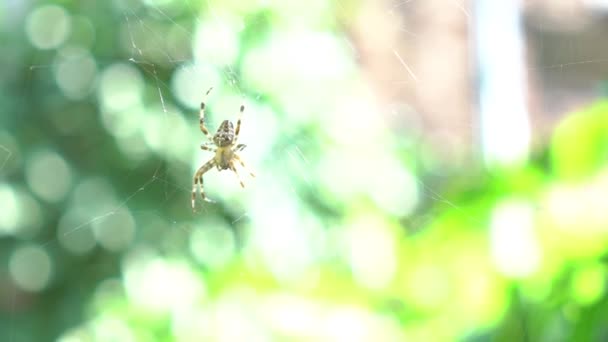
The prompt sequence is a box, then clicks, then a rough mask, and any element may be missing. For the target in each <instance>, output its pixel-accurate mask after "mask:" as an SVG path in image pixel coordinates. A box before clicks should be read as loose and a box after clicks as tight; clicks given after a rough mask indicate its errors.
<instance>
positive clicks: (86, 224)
mask: <svg viewBox="0 0 608 342" xmlns="http://www.w3.org/2000/svg"><path fill="white" fill-rule="evenodd" d="M415 3H416V2H415V1H412V0H406V1H390V2H389V3H387V7H386V8H385V13H384V14H383V15H384V16H386V17H387V18H389V17H394V16H396V15H397V14H396V11H403V10H404V8H409V7H410V6H413V5H414V4H415ZM450 3H452V4H453V5H454V6H455V7H457V8H458V9H459V10H460V11H461V14H462V15H463V16H465V17H467V18H469V17H470V12H471V10H470V9H467V8H466V7H464V5H462V4H461V3H460V2H458V1H456V0H454V1H450ZM337 4H338V8H339V9H338V12H339V13H340V12H343V14H344V15H347V12H348V10H347V9H346V8H344V7H342V5H341V2H337ZM147 7H148V9H149V10H150V11H152V12H153V13H155V14H156V17H155V20H156V21H160V22H161V23H170V24H171V25H172V26H174V28H175V29H176V30H179V31H181V32H182V34H183V35H185V37H187V38H189V40H190V41H192V40H194V38H195V36H196V33H195V31H194V30H193V29H189V28H188V27H186V26H185V25H183V24H181V23H180V21H179V16H178V15H176V14H174V13H171V12H170V11H168V10H165V9H163V8H162V7H161V6H159V5H155V4H153V3H148V4H147ZM204 7H206V10H207V11H209V13H211V15H210V18H211V20H214V21H217V23H218V25H219V26H220V27H222V26H226V27H227V26H228V24H227V23H225V22H224V18H223V17H222V14H220V13H218V11H217V9H216V8H215V7H214V5H213V4H212V3H211V2H210V1H207V2H205V3H204ZM186 8H187V9H188V10H190V11H196V8H195V6H194V5H193V4H192V3H191V2H186ZM412 8H413V7H412ZM146 15H148V14H146ZM121 21H122V22H123V23H125V24H126V28H127V32H126V33H127V40H128V43H129V45H130V53H129V56H128V57H127V58H124V59H121V60H119V61H120V62H123V63H126V64H127V65H131V66H133V67H135V69H136V70H138V71H139V72H141V73H142V74H143V75H144V79H145V81H144V87H152V88H154V90H155V91H154V97H148V98H147V99H145V100H144V101H147V104H146V105H145V107H144V108H146V109H152V110H153V109H154V108H157V109H158V112H159V113H160V115H161V117H162V119H161V120H160V122H162V123H164V124H163V126H164V127H169V126H170V125H171V122H173V120H174V119H175V118H183V119H184V121H185V122H186V123H187V125H188V126H189V127H196V129H198V128H197V127H198V122H197V121H198V110H196V109H193V108H191V107H186V106H184V105H183V104H179V102H180V101H179V99H177V97H178V96H176V95H175V94H173V92H174V91H173V90H172V87H171V85H170V84H168V83H166V82H165V81H163V77H161V76H160V74H161V73H164V72H166V71H167V69H168V70H172V71H175V70H178V69H180V68H186V69H188V70H191V71H192V73H193V74H196V73H197V71H199V70H197V69H198V68H200V66H199V65H197V64H196V63H194V64H193V63H192V58H190V56H189V57H188V58H184V59H182V58H180V57H174V56H173V55H172V51H171V50H169V49H168V48H167V46H166V45H165V44H164V42H165V36H166V32H165V31H164V29H162V28H157V27H154V26H153V25H152V24H151V23H150V22H149V21H148V20H147V18H146V17H145V16H144V15H143V14H141V13H140V12H139V11H138V10H137V9H136V8H135V7H129V6H128V5H126V6H125V7H123V15H122V18H121ZM194 21H195V23H193V25H194V26H196V25H197V24H200V20H199V19H194ZM398 25H399V27H398V30H399V31H401V32H405V34H406V35H410V36H411V37H413V39H414V40H415V39H418V37H419V36H420V35H421V33H419V32H415V31H412V29H411V28H410V27H408V26H406V25H403V24H398ZM163 27H166V26H163ZM141 37H146V39H145V40H143V39H141ZM343 39H344V41H345V44H347V45H349V46H350V47H351V48H352V49H353V57H354V59H356V60H360V59H361V58H362V57H361V56H360V55H359V53H358V52H356V49H355V48H354V44H353V43H352V42H351V41H350V40H349V39H348V38H343ZM541 42H542V39H541ZM386 48H387V51H388V54H389V55H392V58H394V60H395V61H396V62H397V63H398V64H399V65H400V66H401V67H402V73H401V74H399V75H397V76H395V77H396V78H397V79H391V80H381V81H380V84H381V85H385V86H394V85H395V84H397V85H400V86H404V87H407V86H413V87H417V88H424V87H426V86H427V84H429V83H431V82H432V80H428V79H427V78H426V77H425V74H424V73H421V72H419V71H417V70H416V69H415V68H414V66H413V65H412V63H411V62H410V61H411V60H412V59H413V56H408V55H405V54H404V53H402V52H400V51H399V49H398V47H397V46H388V47H386ZM150 56H154V58H152V57H150ZM579 57H580V56H579ZM98 63H99V64H100V66H101V67H109V66H110V65H112V64H114V61H103V60H101V61H98ZM605 63H608V58H588V57H587V56H583V57H580V58H577V60H574V61H567V62H558V63H551V64H549V65H543V66H540V67H533V68H529V69H528V71H535V70H539V69H540V70H552V71H555V72H556V73H557V75H558V76H559V75H562V74H564V73H565V72H566V71H568V70H569V69H575V68H577V67H580V66H588V65H593V64H605ZM50 67H51V64H37V65H31V66H30V72H31V77H30V79H31V80H32V82H34V81H33V80H34V79H35V77H34V74H35V73H36V72H38V71H39V70H40V69H45V68H50ZM271 72H272V71H270V70H269V71H268V73H269V74H270V73H271ZM213 81H214V80H199V81H198V82H199V83H200V84H201V88H200V89H199V91H198V92H199V93H200V94H201V98H200V99H201V100H202V95H203V94H204V92H205V91H206V89H208V88H209V87H211V86H214V87H215V86H217V85H216V84H213ZM220 81H221V82H222V83H223V84H224V86H223V91H224V92H229V91H230V92H233V93H235V94H237V96H238V97H239V98H241V99H242V101H243V102H245V103H247V107H246V110H245V114H244V117H243V127H242V130H243V133H244V134H245V136H243V139H242V140H241V142H243V143H246V144H248V146H249V147H248V148H251V147H253V146H254V145H255V144H256V131H255V130H254V129H252V128H254V127H255V120H256V117H255V115H256V113H255V109H256V108H259V107H256V106H255V105H252V104H253V103H254V102H255V101H257V100H260V99H261V98H262V96H261V95H260V94H251V93H248V92H247V91H246V90H244V89H245V87H243V86H242V85H241V80H240V79H239V71H238V70H236V69H235V68H234V67H232V66H231V65H227V66H226V67H225V68H222V69H221V80H220ZM220 88H221V87H220ZM392 89H395V88H392ZM397 90H399V88H397ZM249 91H251V90H249ZM391 95H394V96H395V97H396V96H397V94H391ZM221 97H222V94H221V93H220V92H219V91H214V92H212V94H211V95H210V96H209V98H207V99H206V103H207V108H210V109H211V110H210V111H209V112H208V113H207V116H206V122H207V126H208V127H209V129H210V131H212V132H214V131H215V129H216V128H217V127H218V125H217V124H218V123H219V122H221V120H224V119H230V120H235V119H236V113H237V109H238V106H239V105H240V103H238V102H237V103H232V108H234V109H233V111H232V112H226V111H224V110H217V109H214V108H216V106H217V107H220V108H222V106H221V105H218V101H219V99H220V98H221ZM301 100H302V101H306V100H307V99H306V96H304V98H302V99H301ZM391 105H393V106H394V107H395V108H397V109H395V110H394V111H393V116H394V117H398V116H399V115H400V114H403V110H401V109H400V108H402V107H401V106H402V103H396V102H395V103H393V104H391ZM184 107H185V108H184ZM224 107H228V106H227V105H226V106H224ZM389 107H390V106H389ZM392 120H394V118H393V119H392ZM469 120H470V121H465V122H460V123H458V125H459V126H458V127H454V128H457V129H462V128H465V129H470V130H478V129H479V127H478V124H477V123H476V122H474V121H473V119H469ZM279 130H280V131H281V132H279V138H281V139H282V140H287V141H288V142H287V143H278V144H276V145H275V147H273V148H272V149H271V150H269V151H271V152H272V157H266V158H258V159H257V160H258V162H257V163H254V164H253V165H252V168H253V169H254V170H256V171H257V170H260V169H261V170H264V171H265V172H274V173H277V174H267V175H264V174H259V172H258V177H260V178H262V179H264V178H266V179H272V178H277V179H280V181H283V182H287V186H288V187H289V188H290V191H291V194H292V195H293V196H294V197H296V198H297V199H298V200H297V201H298V202H299V201H305V200H306V198H307V197H310V196H318V195H316V194H315V191H317V190H318V185H315V184H316V180H315V179H313V177H314V175H313V174H312V173H311V172H310V170H311V169H314V168H315V167H316V166H315V162H314V161H313V160H312V158H311V157H309V156H308V155H307V153H308V152H307V151H308V150H310V149H314V148H315V145H317V144H318V142H317V141H314V139H313V138H310V137H308V138H307V137H305V136H301V135H298V134H295V133H294V132H291V131H290V129H289V128H287V129H285V131H282V130H281V128H279ZM199 133H200V132H199ZM172 139H173V137H172V135H171V134H170V133H169V134H166V135H165V136H164V137H163V138H160V139H159V141H160V144H161V145H170V144H171V141H172ZM203 139H204V135H203V134H202V133H200V135H199V137H198V138H196V140H193V141H192V142H191V144H192V146H193V150H195V149H198V144H199V143H200V141H202V140H203ZM99 142H100V141H99ZM100 143H101V146H102V147H103V146H105V144H106V143H107V142H100ZM97 147H98V146H97V145H93V146H92V147H90V148H88V149H87V150H86V151H87V153H94V151H95V149H96V148H97ZM269 151H267V152H269ZM0 152H1V153H2V154H3V155H4V156H3V157H0V160H1V162H0V171H2V170H3V169H4V168H5V165H6V164H7V163H8V162H9V160H10V159H11V157H12V156H13V152H12V151H11V149H10V147H8V146H5V145H2V144H0ZM161 153H162V152H159V151H158V150H154V151H153V152H151V153H150V154H151V155H154V154H159V155H161ZM245 155H246V153H245ZM210 157H211V154H210V153H204V152H202V153H201V152H198V154H197V155H196V157H195V158H196V160H197V162H196V163H192V165H189V163H188V162H185V161H183V160H173V159H171V158H169V157H167V156H166V155H161V156H160V157H159V158H155V159H154V160H153V161H152V164H153V166H152V167H150V166H149V165H150V162H149V161H148V160H147V159H149V158H142V160H140V161H138V162H135V163H133V167H132V171H131V172H132V173H128V174H126V175H124V178H123V177H120V178H121V179H119V181H120V182H123V181H128V183H129V186H128V187H124V188H130V190H128V191H126V192H125V193H116V194H115V196H116V198H118V200H115V201H109V202H108V203H106V204H104V205H101V206H99V207H98V208H96V209H94V210H95V211H96V213H94V214H91V213H90V212H87V213H86V214H85V215H87V216H86V218H85V219H82V216H80V217H79V218H78V219H76V220H75V221H76V222H73V223H72V224H68V226H67V227H66V228H65V229H64V230H62V231H61V232H60V233H58V234H59V236H51V237H49V238H47V239H46V240H45V242H43V243H41V245H42V246H49V245H52V244H56V243H57V242H58V240H59V239H60V238H63V237H66V236H70V235H73V234H77V233H79V232H81V231H91V230H94V226H95V225H98V224H100V223H101V222H104V221H106V220H108V219H110V218H111V217H113V216H117V215H123V214H124V212H123V211H124V210H127V211H129V212H130V215H134V214H137V215H143V216H146V215H148V216H151V217H156V218H157V219H158V220H160V221H162V222H164V223H165V224H166V225H167V226H168V227H169V229H168V230H169V231H172V233H173V234H175V231H177V234H178V235H180V236H182V237H188V236H189V234H190V233H192V232H193V231H194V230H196V229H199V228H201V226H202V225H204V224H203V223H200V222H198V221H200V220H201V218H204V217H206V215H212V214H214V215H215V214H216V213H217V206H220V205H223V206H225V207H227V209H225V210H226V211H227V212H228V213H229V214H230V216H229V217H228V218H227V222H228V223H229V225H230V226H231V228H233V229H234V230H235V231H237V230H238V229H239V227H246V226H247V225H248V224H250V223H251V222H250V221H251V218H250V217H251V215H252V214H253V210H254V209H250V208H256V207H258V206H259V205H270V204H269V203H267V204H257V205H255V204H253V203H251V201H252V199H263V198H266V199H268V197H263V196H262V197H260V196H258V197H254V196H252V195H250V194H248V193H251V192H256V191H264V190H263V189H257V185H256V183H257V182H259V181H258V180H257V179H253V180H252V179H247V178H246V174H245V173H244V172H242V177H243V178H244V181H245V182H246V183H247V188H246V189H245V190H240V189H239V187H238V182H237V180H236V178H234V175H232V174H230V173H229V172H224V173H217V172H216V170H212V171H211V172H209V173H208V174H206V175H205V185H206V191H207V192H208V194H209V196H211V197H215V196H217V198H214V199H216V200H218V203H216V204H208V203H203V202H201V201H200V197H199V196H198V195H197V208H198V209H199V210H198V212H196V213H193V214H191V213H190V204H189V203H190V194H191V191H192V181H191V177H192V172H193V170H194V169H195V168H196V167H198V166H199V165H201V164H202V162H204V161H205V159H208V158H210ZM440 157H441V156H439V157H438V158H437V159H440ZM262 161H263V162H268V163H270V162H272V163H281V164H282V165H286V166H287V167H288V168H287V169H285V170H284V171H285V173H286V174H289V175H290V176H288V177H284V175H281V174H278V173H279V170H277V169H273V168H265V167H262V165H261V162H262ZM142 170H143V171H142ZM150 170H152V171H151V172H150ZM142 174H143V176H141V175H142ZM412 175H413V177H414V178H413V181H414V182H415V184H416V186H417V188H418V190H417V191H418V196H419V198H424V199H426V200H427V201H430V202H431V203H436V202H439V203H443V204H445V205H447V206H449V207H451V208H454V209H455V210H457V211H458V212H460V213H461V214H462V215H463V216H465V217H467V219H468V220H469V221H470V222H471V224H472V225H477V226H483V225H485V223H484V222H485V219H483V218H479V217H476V216H475V215H471V214H469V213H468V212H467V210H466V207H464V206H462V205H460V204H458V203H457V202H456V201H455V200H451V199H449V198H448V197H447V196H446V195H443V194H442V193H441V192H442V191H441V190H440V186H436V185H434V184H435V183H441V181H438V182H427V181H426V180H424V179H423V178H421V177H419V176H417V175H414V174H412ZM291 177H294V178H293V179H292V178H291ZM429 178H433V177H429ZM438 178H441V175H438ZM112 181H113V180H111V182H112ZM431 184H433V185H431ZM225 189H232V190H230V194H229V195H228V196H226V197H223V196H222V193H221V191H222V190H225ZM159 191H160V192H161V193H162V198H163V201H162V202H160V203H156V204H153V205H150V204H149V203H147V202H146V199H147V198H148V197H152V198H154V197H155V193H157V192H159ZM235 194H236V195H235ZM239 196H240V197H243V198H245V199H244V200H239V199H238V197H239ZM235 197H236V198H237V199H236V200H235ZM421 201H422V199H419V200H418V201H417V202H421ZM421 205H422V204H420V203H417V204H416V205H414V206H413V208H412V210H414V209H416V208H418V207H419V206H421ZM176 207H179V208H181V209H175V208H176ZM167 208H169V209H170V210H165V209H167ZM434 210H438V209H432V210H431V211H430V212H429V213H427V214H426V215H422V216H419V218H418V219H417V220H413V221H412V222H410V224H411V225H413V226H414V227H413V228H412V230H417V229H418V228H421V227H423V226H424V225H425V224H426V223H427V222H428V221H427V220H430V218H429V216H432V215H433V214H434V213H435V211H434ZM161 226H164V225H161ZM167 226H164V228H167ZM134 229H135V230H136V231H139V230H141V229H145V228H144V227H143V226H140V225H139V224H138V225H136V226H135V227H134ZM154 231H157V232H158V231H159V230H158V229H156V230H154ZM163 236H165V237H166V236H169V235H163ZM172 236H173V237H175V235H172ZM159 240H160V238H159ZM176 241H179V240H176ZM158 243H159V245H162V244H163V243H162V242H160V241H159V242H158ZM169 244H174V246H180V244H179V242H169ZM14 291H15V293H14V294H12V295H11V297H12V299H13V303H12V304H11V306H12V307H13V306H15V305H16V301H17V299H18V298H17V294H16V291H17V290H16V289H15V290H14ZM10 326H13V323H11V324H10ZM17 338H18V337H17V332H16V331H15V332H13V333H11V335H10V339H9V340H11V341H16V340H17Z"/></svg>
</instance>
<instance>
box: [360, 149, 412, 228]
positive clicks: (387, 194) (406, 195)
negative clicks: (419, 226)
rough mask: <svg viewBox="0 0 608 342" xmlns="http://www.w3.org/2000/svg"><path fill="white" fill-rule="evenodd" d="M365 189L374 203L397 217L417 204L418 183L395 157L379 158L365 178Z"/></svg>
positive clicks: (404, 214) (406, 212) (406, 213)
mask: <svg viewBox="0 0 608 342" xmlns="http://www.w3.org/2000/svg"><path fill="white" fill-rule="evenodd" d="M364 181H365V184H363V185H362V186H366V187H367V189H368V190H367V191H368V193H369V194H370V196H371V197H372V199H373V200H374V202H376V204H377V205H378V206H379V207H381V208H383V209H384V210H386V211H388V212H389V213H391V214H392V215H395V216H397V217H403V216H407V215H409V214H411V213H412V211H413V210H414V208H415V207H416V205H417V204H418V196H419V193H418V191H419V190H418V183H417V182H416V179H415V177H414V175H413V174H412V173H411V172H410V171H409V170H408V169H406V168H405V167H403V165H401V164H400V163H399V161H398V160H396V159H395V158H389V156H384V158H379V159H378V160H376V161H375V162H374V163H373V169H370V170H368V177H366V178H365V180H364Z"/></svg>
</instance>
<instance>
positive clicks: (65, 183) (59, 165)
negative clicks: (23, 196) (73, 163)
mask: <svg viewBox="0 0 608 342" xmlns="http://www.w3.org/2000/svg"><path fill="white" fill-rule="evenodd" d="M25 178H26V180H27V183H28V185H29V187H30V188H31V189H32V191H33V192H34V193H35V194H36V195H38V197H40V198H42V199H43V200H46V201H48V202H58V201H61V200H62V199H63V198H64V197H65V196H66V194H67V192H68V191H69V190H70V188H71V187H72V171H71V170H70V168H69V166H68V164H67V163H66V162H65V160H64V159H63V158H62V157H61V156H60V155H59V154H57V153H55V152H52V151H41V152H37V153H35V154H34V155H32V156H31V157H30V159H29V160H28V162H27V164H26V169H25Z"/></svg>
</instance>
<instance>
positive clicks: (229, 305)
mask: <svg viewBox="0 0 608 342" xmlns="http://www.w3.org/2000/svg"><path fill="white" fill-rule="evenodd" d="M247 290H248V289H245V290H244V291H243V290H241V291H239V290H232V291H230V292H227V293H226V294H224V295H222V296H221V297H220V298H218V299H217V300H216V302H215V305H214V312H213V313H214V317H213V319H214V322H215V325H214V327H213V328H214V333H215V334H214V335H215V340H216V341H248V342H249V341H251V342H269V341H271V339H270V336H269V332H268V331H267V330H266V327H265V325H264V324H263V323H262V322H260V320H259V317H258V316H257V314H256V312H255V311H254V308H253V306H254V305H256V304H257V303H256V301H255V300H254V298H255V297H253V293H249V291H247Z"/></svg>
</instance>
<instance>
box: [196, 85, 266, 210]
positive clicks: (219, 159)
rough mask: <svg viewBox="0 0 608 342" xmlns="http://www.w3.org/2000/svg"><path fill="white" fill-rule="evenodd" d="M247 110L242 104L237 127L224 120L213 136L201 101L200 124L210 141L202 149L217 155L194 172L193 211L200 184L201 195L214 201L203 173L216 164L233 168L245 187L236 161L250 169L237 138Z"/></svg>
mask: <svg viewBox="0 0 608 342" xmlns="http://www.w3.org/2000/svg"><path fill="white" fill-rule="evenodd" d="M212 89H213V87H211V88H209V90H207V92H206V93H205V98H206V97H207V95H209V93H210V92H211V90H212ZM244 111H245V106H244V105H241V109H240V111H239V117H238V120H237V122H236V129H234V125H233V124H232V122H231V121H230V120H224V121H223V122H222V124H221V125H220V127H219V128H218V129H217V132H215V134H214V135H213V136H211V134H209V130H207V127H205V101H204V100H203V101H202V102H201V110H200V112H199V113H200V114H199V125H200V128H201V132H203V133H204V134H205V136H206V137H207V139H209V141H205V142H203V143H202V144H201V149H202V150H205V151H211V152H215V155H214V156H213V158H212V159H211V160H209V161H208V162H206V163H205V164H203V165H202V166H201V167H199V168H198V170H197V171H196V173H195V174H194V182H193V183H194V184H193V185H192V211H194V210H195V198H196V186H197V184H198V189H199V191H200V193H201V197H202V198H203V200H204V201H207V202H212V201H210V200H208V199H207V197H205V190H204V188H203V174H205V172H207V171H209V170H211V169H212V168H213V167H214V166H216V167H217V169H218V171H222V170H232V171H233V172H234V174H236V177H237V179H238V180H239V183H241V187H245V184H244V183H243V180H242V179H241V177H240V176H239V173H238V172H237V170H236V167H234V162H235V161H237V162H239V163H240V164H241V166H242V167H243V168H244V169H245V170H248V169H247V167H246V166H245V162H243V160H242V159H241V157H240V156H239V155H238V154H237V152H239V151H242V150H243V149H244V148H245V145H244V144H238V145H237V143H236V142H237V140H238V138H239V132H240V130H241V117H242V116H243V112H244ZM248 172H249V174H250V175H251V177H255V175H254V174H253V172H251V171H249V170H248Z"/></svg>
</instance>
